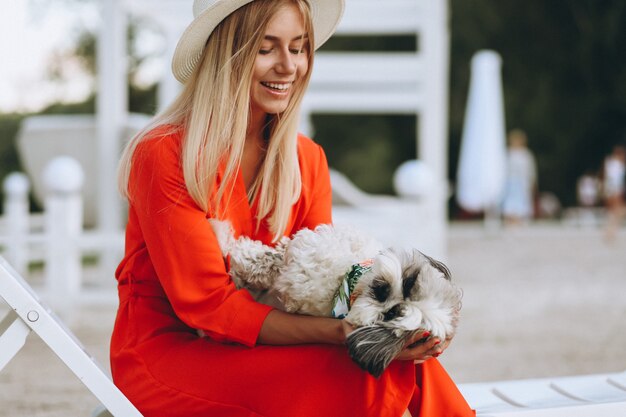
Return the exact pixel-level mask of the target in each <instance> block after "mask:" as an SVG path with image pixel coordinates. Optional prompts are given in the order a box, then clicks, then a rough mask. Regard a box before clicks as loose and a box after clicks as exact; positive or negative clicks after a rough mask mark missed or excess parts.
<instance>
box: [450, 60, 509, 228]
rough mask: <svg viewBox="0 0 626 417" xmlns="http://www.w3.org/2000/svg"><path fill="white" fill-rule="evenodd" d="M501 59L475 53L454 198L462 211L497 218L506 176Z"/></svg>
mask: <svg viewBox="0 0 626 417" xmlns="http://www.w3.org/2000/svg"><path fill="white" fill-rule="evenodd" d="M501 67H502V60H501V58H500V55H498V53H496V52H494V51H489V50H484V51H479V52H477V53H476V54H475V55H474V57H473V58H472V65H471V77H470V86H469V94H468V99H467V107H466V109H465V121H464V125H463V135H462V138H461V151H460V155H459V164H458V170H457V184H456V199H457V202H458V204H459V205H460V206H461V207H462V208H463V209H465V210H468V211H472V212H480V211H485V213H486V217H493V216H499V205H500V201H501V199H502V192H503V189H504V182H505V175H506V143H505V142H506V139H505V136H506V128H505V121H504V100H503V94H502V78H501Z"/></svg>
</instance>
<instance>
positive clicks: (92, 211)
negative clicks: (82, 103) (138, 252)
mask: <svg viewBox="0 0 626 417" xmlns="http://www.w3.org/2000/svg"><path fill="white" fill-rule="evenodd" d="M149 120H150V117H149V116H146V115H143V114H128V115H126V116H125V118H124V124H122V125H121V126H122V127H121V130H120V131H119V132H118V134H119V136H120V139H119V140H111V142H112V143H113V144H114V145H115V147H112V148H111V150H110V152H112V153H113V155H114V156H115V158H116V162H115V165H114V166H113V167H112V168H111V169H110V170H109V171H106V172H105V174H100V173H99V170H98V166H99V165H98V164H99V160H100V156H101V152H102V151H101V150H100V149H99V147H98V142H99V138H98V132H99V130H98V119H97V118H96V116H94V115H87V114H84V115H38V116H30V117H27V118H25V119H24V120H23V121H22V124H21V126H20V130H19V132H18V134H17V138H16V146H17V150H18V155H19V159H20V164H21V166H22V167H24V170H25V171H26V172H27V173H28V176H29V179H30V181H31V183H32V191H33V196H34V197H35V201H36V202H37V203H38V204H39V205H43V203H44V195H45V187H44V184H43V177H42V174H43V169H44V167H45V166H46V165H47V164H48V163H49V162H50V161H51V160H52V159H53V158H55V157H57V156H60V155H66V156H71V157H72V158H74V159H76V160H77V161H78V162H79V163H80V165H81V166H82V168H83V170H85V186H84V188H83V190H84V191H83V196H84V200H85V202H84V204H85V206H84V213H85V215H84V225H85V226H86V227H89V228H93V227H94V226H96V225H97V224H98V220H99V217H98V216H99V215H98V213H100V212H101V211H106V210H119V211H120V212H122V213H123V209H120V208H121V207H123V205H122V203H121V202H120V198H119V196H118V194H117V188H115V189H114V190H115V192H116V194H115V197H114V198H113V200H112V201H107V202H106V204H105V202H102V201H101V199H100V193H99V189H100V187H99V181H98V177H99V176H100V175H104V177H105V179H106V180H107V181H108V182H109V183H110V185H112V186H115V187H116V185H117V182H116V174H115V172H116V168H117V166H116V165H117V158H118V155H119V154H120V152H121V150H122V146H123V144H124V141H125V140H127V139H128V138H130V137H131V136H133V135H134V134H135V133H136V132H138V131H139V130H140V129H142V128H143V127H144V126H145V125H146V124H147V123H148V121H149ZM103 204H104V205H103ZM108 230H109V231H110V230H121V228H112V229H108Z"/></svg>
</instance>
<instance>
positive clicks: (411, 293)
mask: <svg viewBox="0 0 626 417" xmlns="http://www.w3.org/2000/svg"><path fill="white" fill-rule="evenodd" d="M441 279H444V280H447V281H449V279H450V272H449V271H448V269H447V268H446V267H445V265H443V264H442V263H441V262H438V261H435V260H434V259H432V258H430V257H428V256H426V255H424V254H422V253H421V252H420V251H418V250H397V249H393V248H390V249H386V250H384V251H382V252H381V253H380V254H379V255H378V256H377V257H376V258H375V259H374V264H373V266H372V270H371V271H370V272H368V273H366V274H364V275H363V276H362V277H361V279H360V280H359V283H358V284H357V286H356V288H355V289H354V294H353V299H354V302H353V304H352V306H351V309H350V313H349V314H348V317H347V318H348V321H350V322H351V323H353V324H354V325H355V326H357V327H361V326H371V325H374V324H380V323H385V324H386V325H389V326H390V327H398V328H402V329H407V330H414V329H416V328H418V327H419V326H420V323H421V321H422V312H421V311H420V309H419V307H418V306H417V305H416V302H417V301H419V300H420V299H422V298H424V295H425V294H424V292H425V291H427V290H429V287H430V285H427V284H428V283H429V282H431V281H437V280H441ZM425 284H426V285H425ZM423 286H425V287H426V288H422V287H423Z"/></svg>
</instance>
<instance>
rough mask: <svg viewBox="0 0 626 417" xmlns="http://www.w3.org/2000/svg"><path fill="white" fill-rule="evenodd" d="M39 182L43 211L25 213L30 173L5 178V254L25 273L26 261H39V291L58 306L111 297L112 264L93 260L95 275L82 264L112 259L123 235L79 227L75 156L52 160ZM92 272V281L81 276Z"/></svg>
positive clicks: (0, 237) (0, 241) (1, 228)
mask: <svg viewBox="0 0 626 417" xmlns="http://www.w3.org/2000/svg"><path fill="white" fill-rule="evenodd" d="M43 183H44V184H45V188H46V194H45V199H44V208H45V211H44V213H43V214H39V215H33V214H30V213H29V201H28V191H29V188H30V184H29V180H28V177H27V176H26V175H25V174H22V173H13V174H10V175H9V176H7V177H6V178H5V180H4V182H3V191H4V216H3V218H2V219H1V220H2V221H1V223H0V247H2V249H3V256H4V257H5V258H6V259H7V260H8V261H9V262H10V263H11V265H13V267H14V268H15V269H16V270H17V271H18V272H20V273H22V274H24V275H25V276H29V275H31V274H29V273H28V271H29V265H32V264H42V265H43V282H42V288H38V291H40V292H42V294H43V296H44V298H46V299H47V301H48V302H50V303H51V304H53V305H54V306H55V307H56V308H60V309H62V308H64V307H66V306H70V305H72V304H74V303H76V302H85V303H93V302H104V301H115V300H116V298H115V297H114V296H113V291H114V289H115V281H114V279H113V272H114V268H115V265H112V264H111V262H110V261H109V262H102V261H100V262H96V263H95V264H94V265H93V266H90V267H89V268H90V270H91V271H92V272H94V273H91V274H86V273H85V268H84V267H83V264H84V258H85V256H88V255H93V256H94V260H97V259H98V258H100V259H112V258H114V257H112V256H104V255H106V254H108V255H111V254H121V251H122V248H123V234H122V233H121V232H120V233H103V232H99V231H95V230H85V229H83V198H82V186H83V183H84V173H83V170H82V168H81V166H80V164H79V163H78V162H77V161H76V160H74V159H72V158H70V157H67V156H61V157H57V158H55V159H53V160H52V161H50V163H49V164H47V166H46V167H45V169H44V171H43ZM96 265H97V266H96ZM32 275H37V274H32ZM90 275H91V276H92V278H93V279H92V281H91V282H89V283H87V282H86V280H85V277H86V276H90Z"/></svg>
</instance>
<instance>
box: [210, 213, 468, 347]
mask: <svg viewBox="0 0 626 417" xmlns="http://www.w3.org/2000/svg"><path fill="white" fill-rule="evenodd" d="M210 221H211V225H212V226H213V229H214V231H215V234H216V237H217V239H218V242H219V244H220V247H221V249H222V251H223V254H224V255H225V256H226V255H228V256H230V268H231V269H230V274H231V276H232V278H233V280H234V282H235V284H236V285H237V286H238V287H240V288H248V289H250V290H252V292H253V294H254V295H255V296H258V295H259V294H264V295H265V296H267V293H269V295H270V296H271V298H274V299H277V300H278V302H279V303H280V306H281V307H282V308H283V309H284V310H285V311H288V312H294V313H300V314H308V315H316V316H330V314H331V310H332V308H333V298H334V295H335V293H336V292H337V289H338V288H339V286H340V285H341V283H342V281H343V279H344V277H345V274H346V272H348V271H349V269H350V268H351V267H352V265H354V264H357V263H359V262H362V261H364V260H366V259H373V260H374V263H373V267H372V270H371V272H369V273H366V274H364V275H363V276H362V277H361V279H360V281H359V283H358V284H357V286H356V288H355V293H356V294H357V297H356V299H355V300H354V302H353V304H352V306H351V309H350V312H349V314H348V316H347V319H348V321H349V322H350V323H352V324H353V325H355V326H356V327H362V326H372V325H376V324H379V323H383V322H384V323H385V325H386V326H387V327H393V328H396V329H397V330H398V332H405V331H414V330H416V329H421V330H427V331H429V332H431V334H433V335H434V336H436V337H440V338H441V339H445V338H446V337H448V336H450V335H452V334H453V333H454V330H455V328H456V321H457V319H458V311H459V308H460V291H459V290H458V289H457V288H456V287H454V285H452V284H451V282H450V280H449V279H446V277H444V274H443V273H442V272H441V271H440V270H438V269H437V268H435V267H433V265H432V264H431V262H430V261H429V259H430V258H427V257H426V256H424V255H423V254H422V253H421V252H419V251H417V250H409V251H403V250H396V249H383V247H382V246H381V244H380V243H379V242H378V241H376V240H374V239H372V238H371V237H369V236H367V235H365V234H363V233H360V232H359V231H357V230H355V229H352V228H348V227H338V226H330V225H320V226H318V227H316V228H315V230H310V229H302V230H300V231H299V232H297V233H296V234H295V235H294V236H293V237H292V238H291V239H288V238H283V239H282V240H281V241H280V242H279V243H278V244H277V245H276V246H275V247H271V246H267V245H264V244H262V243H261V242H259V241H253V240H251V239H250V238H248V237H245V236H242V237H240V238H238V239H235V238H234V237H233V233H232V228H231V227H230V224H229V223H227V222H224V221H217V220H210ZM407 274H415V275H416V276H417V280H416V284H415V287H414V288H413V290H412V291H411V296H410V297H408V298H405V297H404V296H403V282H404V278H406V275H407ZM375 282H379V283H384V285H388V286H389V296H388V297H387V298H386V299H385V300H383V301H380V300H378V299H376V298H375V297H373V296H372V286H373V285H374V284H375ZM394 306H399V307H398V308H399V309H400V310H401V313H400V314H398V316H397V317H394V318H392V319H388V320H385V314H386V313H387V312H389V311H390V309H392V308H393V307H394Z"/></svg>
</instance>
